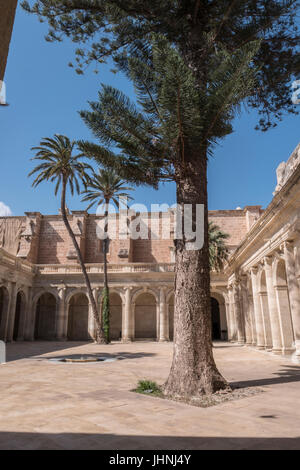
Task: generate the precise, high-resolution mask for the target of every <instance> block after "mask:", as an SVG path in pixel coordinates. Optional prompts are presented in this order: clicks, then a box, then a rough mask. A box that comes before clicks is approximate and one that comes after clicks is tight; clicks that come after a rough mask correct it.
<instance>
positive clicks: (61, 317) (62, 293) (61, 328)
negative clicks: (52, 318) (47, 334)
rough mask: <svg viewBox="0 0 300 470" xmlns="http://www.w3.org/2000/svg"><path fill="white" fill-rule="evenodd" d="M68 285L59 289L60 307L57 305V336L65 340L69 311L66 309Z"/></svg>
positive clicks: (60, 339)
mask: <svg viewBox="0 0 300 470" xmlns="http://www.w3.org/2000/svg"><path fill="white" fill-rule="evenodd" d="M66 290H67V289H66V287H61V288H60V289H59V290H58V297H59V302H58V307H57V329H56V337H57V339H58V340H59V341H65V340H66V339H67V334H68V333H67V331H66V327H65V325H66V323H67V321H66V320H67V318H66V317H67V311H66V301H65V298H66Z"/></svg>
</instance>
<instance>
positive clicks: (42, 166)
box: [28, 134, 106, 344]
mask: <svg viewBox="0 0 300 470" xmlns="http://www.w3.org/2000/svg"><path fill="white" fill-rule="evenodd" d="M74 148H75V142H71V141H70V139H69V138H68V137H66V136H63V135H57V134H55V136H54V138H53V139H51V138H47V137H44V138H43V140H42V141H41V142H40V145H39V146H38V147H32V149H31V150H34V151H36V155H35V157H33V158H32V160H37V161H39V162H40V163H39V164H38V166H36V167H35V168H34V169H33V170H32V171H31V172H30V173H29V175H28V176H32V175H33V174H36V173H37V175H36V177H35V179H34V181H33V183H32V186H33V187H34V188H36V187H37V186H38V185H39V184H40V183H42V182H43V181H51V183H52V182H56V186H55V195H57V193H58V190H59V188H60V187H61V214H62V218H63V222H64V224H65V226H66V229H67V231H68V233H69V235H70V237H71V239H72V242H73V245H74V248H75V250H76V254H77V258H78V261H79V264H80V266H81V269H82V273H83V276H84V279H85V283H86V288H87V293H88V297H89V301H90V304H91V306H92V310H93V315H94V319H95V324H96V338H95V339H96V342H97V343H99V344H100V343H106V340H105V335H104V332H103V329H102V327H101V322H100V319H99V315H98V312H97V306H96V301H95V298H94V295H93V292H92V288H91V283H90V280H89V277H88V274H87V271H86V267H85V264H84V261H83V257H82V254H81V251H80V248H79V245H78V243H77V240H76V238H75V236H74V233H73V231H72V228H71V226H70V223H69V220H68V217H67V213H66V191H67V186H68V185H69V188H70V191H71V194H72V195H73V194H74V190H75V191H76V192H77V194H79V193H80V182H81V183H83V184H84V185H86V183H87V181H88V174H87V171H88V170H91V169H92V168H91V166H90V165H88V164H87V163H84V162H82V161H80V160H81V159H82V158H83V157H84V154H82V153H79V154H78V155H72V153H73V150H74Z"/></svg>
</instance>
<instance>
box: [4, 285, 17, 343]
mask: <svg viewBox="0 0 300 470" xmlns="http://www.w3.org/2000/svg"><path fill="white" fill-rule="evenodd" d="M9 294H10V295H9V305H8V317H7V323H6V325H7V326H6V334H5V341H12V340H13V333H14V322H15V314H16V302H17V284H16V282H11V283H10V289H9Z"/></svg>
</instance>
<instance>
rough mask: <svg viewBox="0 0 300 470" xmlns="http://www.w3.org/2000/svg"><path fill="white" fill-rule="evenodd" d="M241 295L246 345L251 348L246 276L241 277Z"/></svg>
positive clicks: (250, 320)
mask: <svg viewBox="0 0 300 470" xmlns="http://www.w3.org/2000/svg"><path fill="white" fill-rule="evenodd" d="M241 295H242V305H243V313H244V321H245V336H246V345H247V346H252V344H253V335H252V318H251V311H250V302H249V298H248V291H247V276H242V283H241Z"/></svg>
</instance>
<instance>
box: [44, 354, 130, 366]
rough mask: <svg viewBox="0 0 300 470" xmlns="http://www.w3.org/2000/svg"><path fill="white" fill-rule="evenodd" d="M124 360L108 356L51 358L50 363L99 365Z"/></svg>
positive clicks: (119, 357)
mask: <svg viewBox="0 0 300 470" xmlns="http://www.w3.org/2000/svg"><path fill="white" fill-rule="evenodd" d="M121 359H124V357H122V356H108V357H101V356H81V357H76V356H75V357H68V356H65V357H55V358H49V359H48V361H50V362H52V363H55V364H61V363H64V364H97V363H99V362H100V363H101V362H115V361H119V360H121Z"/></svg>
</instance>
